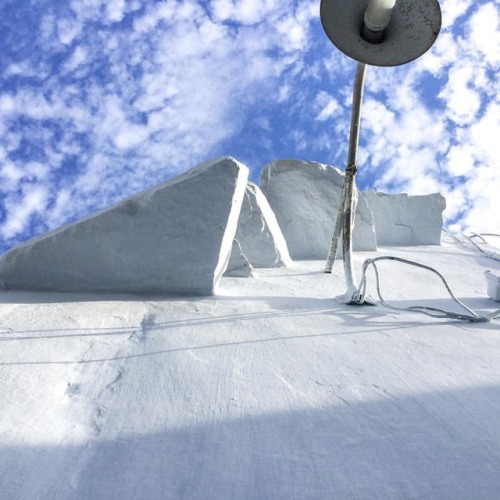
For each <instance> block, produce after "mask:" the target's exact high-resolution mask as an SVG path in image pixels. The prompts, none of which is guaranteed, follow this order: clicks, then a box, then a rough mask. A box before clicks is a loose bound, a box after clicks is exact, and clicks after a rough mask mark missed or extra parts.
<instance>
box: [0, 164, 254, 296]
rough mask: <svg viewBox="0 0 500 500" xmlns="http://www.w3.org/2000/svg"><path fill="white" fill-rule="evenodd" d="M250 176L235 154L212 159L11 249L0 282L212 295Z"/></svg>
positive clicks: (2, 262)
mask: <svg viewBox="0 0 500 500" xmlns="http://www.w3.org/2000/svg"><path fill="white" fill-rule="evenodd" d="M247 181H248V169H247V167H245V166H244V165H242V164H241V163H238V162H237V161H236V160H234V159H232V158H229V157H221V158H217V159H215V160H211V161H207V162H205V163H203V164H201V165H199V166H198V167H196V168H194V169H192V170H190V171H189V172H187V173H185V174H183V175H181V176H179V177H177V178H174V179H171V180H170V181H168V182H165V183H163V184H160V185H158V186H156V187H154V188H152V189H149V190H147V191H144V192H142V193H140V194H138V195H135V196H133V197H131V198H129V199H127V200H125V201H123V202H121V203H118V204H117V205H115V206H113V207H111V208H108V209H105V210H102V211H100V212H98V213H96V214H94V215H92V216H90V217H88V218H86V219H84V220H81V221H79V222H76V223H74V224H70V225H68V226H65V227H62V228H60V229H58V230H56V231H54V232H51V233H48V234H45V235H43V236H40V237H37V238H35V239H33V240H31V241H28V242H27V243H24V244H22V245H20V246H18V247H16V248H14V249H12V250H10V251H9V252H7V253H6V254H5V255H4V256H3V257H2V259H1V260H0V285H1V287H2V288H4V289H31V290H55V291H79V292H80V291H81V292H101V291H103V292H128V293H165V294H183V295H184V294H194V295H210V294H212V293H213V292H214V290H215V288H216V286H217V284H218V282H219V279H220V277H221V276H222V273H223V272H224V271H225V268H226V266H227V263H228V260H229V256H230V252H231V248H232V244H233V239H234V236H235V234H236V228H237V222H238V217H239V214H240V209H241V204H242V202H243V197H244V195H245V188H246V185H247Z"/></svg>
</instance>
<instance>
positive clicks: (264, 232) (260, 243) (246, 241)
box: [236, 182, 291, 267]
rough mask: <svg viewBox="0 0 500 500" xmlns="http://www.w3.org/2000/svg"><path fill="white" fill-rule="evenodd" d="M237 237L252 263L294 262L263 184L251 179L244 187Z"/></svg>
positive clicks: (283, 263)
mask: <svg viewBox="0 0 500 500" xmlns="http://www.w3.org/2000/svg"><path fill="white" fill-rule="evenodd" d="M236 239H237V240H238V242H239V243H240V245H241V248H242V249H243V253H244V255H245V257H246V258H247V259H248V260H249V262H250V263H251V264H252V266H253V267H282V266H288V265H290V264H291V259H290V255H289V254H288V247H287V244H286V241H285V238H284V237H283V233H282V232H281V229H280V227H279V225H278V221H277V220H276V216H275V214H274V212H273V210H272V208H271V207H270V205H269V202H268V201H267V198H266V197H265V196H264V194H263V193H262V191H261V190H260V188H259V187H258V186H256V185H255V184H253V183H252V182H249V183H248V185H247V188H246V191H245V197H244V199H243V204H242V206H241V213H240V218H239V220H238V230H237V231H236Z"/></svg>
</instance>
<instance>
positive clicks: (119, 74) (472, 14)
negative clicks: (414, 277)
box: [0, 0, 500, 252]
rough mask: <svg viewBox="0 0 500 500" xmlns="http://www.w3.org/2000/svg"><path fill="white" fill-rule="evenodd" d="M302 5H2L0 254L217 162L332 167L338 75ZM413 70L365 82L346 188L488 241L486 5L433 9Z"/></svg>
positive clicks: (495, 50)
mask: <svg viewBox="0 0 500 500" xmlns="http://www.w3.org/2000/svg"><path fill="white" fill-rule="evenodd" d="M319 3H320V2H319V0H315V1H310V0H302V1H292V0H205V1H199V2H194V1H176V0H166V1H153V0H64V1H63V0H3V1H2V2H1V3H0V44H1V47H2V57H1V58H0V252H3V251H5V250H7V249H8V248H10V247H12V246H14V245H15V244H17V243H19V242H21V241H24V240H27V239H29V238H30V237H32V236H34V235H36V234H40V233H43V232H45V231H47V230H50V229H54V228H56V227H58V226H60V225H62V224H65V223H67V222H70V221H73V220H76V219H78V218H81V217H83V216H85V215H87V214H88V213H90V212H92V211H95V210H97V209H99V208H102V207H105V206H107V205H109V204H111V203H113V202H116V201H118V200H120V199H122V198H124V197H126V196H128V195H130V194H132V193H134V192H137V191H140V190H142V189H144V188H147V187H149V186H152V185H154V184H156V183H158V182H160V181H163V180H166V179H168V178H170V177H172V176H174V175H177V174H179V173H181V172H183V171H185V170H187V169H189V168H191V167H193V166H196V165H197V164H198V163H200V162H202V161H204V160H206V159H209V158H212V157H215V156H219V155H231V156H234V157H235V158H236V159H238V160H240V161H242V162H243V163H245V164H246V165H248V167H250V169H251V171H252V179H253V180H255V181H257V180H258V178H259V173H260V170H261V169H262V168H263V167H264V166H265V165H266V164H267V163H268V162H270V161H272V160H276V159H283V158H300V159H304V160H314V161H319V162H322V163H328V164H331V165H335V166H338V167H339V168H341V169H343V168H344V166H345V165H344V164H345V159H346V154H347V137H348V132H349V119H350V104H351V89H352V80H353V76H354V71H355V62H354V61H352V60H350V59H349V58H348V57H347V56H344V55H343V54H342V53H340V52H339V51H338V50H337V49H335V47H334V46H333V45H332V44H331V43H330V42H329V40H328V39H327V37H326V35H325V34H324V32H323V29H322V27H321V24H320V20H319ZM440 4H441V8H442V12H443V28H442V31H441V34H440V36H439V38H438V40H437V42H436V44H435V45H434V46H433V48H432V49H431V50H430V51H429V52H428V53H427V54H425V55H424V56H423V57H421V58H420V59H418V60H417V61H414V62H412V63H410V64H407V65H404V66H400V67H397V68H374V67H369V68H368V72H367V80H366V93H365V100H364V109H363V119H362V125H361V127H362V128H361V149H360V155H359V162H358V163H359V169H360V170H359V179H358V184H359V186H360V188H361V189H367V188H376V189H378V190H381V191H385V192H408V193H411V194H426V193H432V192H438V191H439V192H441V193H442V194H443V195H445V196H446V198H447V203H448V208H447V210H446V213H445V215H446V224H447V225H448V227H450V228H451V229H452V230H455V231H466V230H467V231H477V232H481V231H483V232H485V231H488V232H497V233H498V232H500V196H499V191H500V167H499V158H500V134H499V130H500V126H499V125H500V123H499V122H500V102H499V101H500V98H499V83H498V81H499V78H498V76H499V68H500V29H499V17H500V16H499V10H500V9H499V4H500V1H499V0H479V1H477V0H475V1H472V0H441V2H440Z"/></svg>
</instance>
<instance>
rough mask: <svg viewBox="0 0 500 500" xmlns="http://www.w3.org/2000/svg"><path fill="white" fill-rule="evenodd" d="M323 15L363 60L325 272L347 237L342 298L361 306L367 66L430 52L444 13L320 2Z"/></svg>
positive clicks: (399, 1) (387, 3)
mask: <svg viewBox="0 0 500 500" xmlns="http://www.w3.org/2000/svg"><path fill="white" fill-rule="evenodd" d="M320 15H321V23H322V25H323V29H324V30H325V32H326V34H327V36H328V38H329V39H330V40H331V42H332V43H333V44H334V45H335V46H336V47H337V48H338V49H339V50H341V51H342V52H343V53H344V54H346V55H348V56H349V57H351V58H352V59H355V60H356V61H358V65H357V67H356V75H355V79H354V88H353V98H352V111H351V129H350V134H349V151H348V155H347V166H346V169H345V178H344V185H343V188H342V194H341V197H340V205H339V210H338V214H337V220H336V222H335V229H334V234H333V237H332V244H331V248H330V252H329V254H328V259H327V263H326V267H325V272H327V273H331V271H332V267H333V263H334V261H335V256H336V254H337V248H338V244H339V239H340V236H341V235H343V237H342V247H343V260H344V275H345V281H346V286H347V291H346V293H345V295H343V296H342V297H340V300H341V301H342V302H345V303H347V304H359V302H358V301H356V296H357V291H358V288H357V286H356V278H355V275H354V270H353V267H352V229H353V225H354V213H355V210H356V200H355V198H354V196H353V194H354V192H355V189H356V181H355V177H356V171H357V165H356V157H357V150H358V142H359V125H360V119H361V103H362V100H363V89H364V82H365V72H366V65H371V66H399V65H401V64H406V63H408V62H410V61H413V60H415V59H417V58H418V57H420V56H421V55H422V54H424V53H425V52H427V50H429V49H430V48H431V46H432V45H433V43H434V42H435V41H436V38H437V36H438V34H439V30H440V28H441V9H440V7H439V3H438V1H437V0H321V7H320Z"/></svg>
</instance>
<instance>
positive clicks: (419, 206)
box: [363, 190, 446, 246]
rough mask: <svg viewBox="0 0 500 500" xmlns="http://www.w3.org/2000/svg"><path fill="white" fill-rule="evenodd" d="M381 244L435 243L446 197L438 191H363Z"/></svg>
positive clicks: (437, 243)
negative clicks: (411, 192)
mask: <svg viewBox="0 0 500 500" xmlns="http://www.w3.org/2000/svg"><path fill="white" fill-rule="evenodd" d="M363 194H364V196H365V198H366V200H367V201H368V206H369V207H370V209H371V211H372V213H373V218H374V219H375V232H376V234H377V244H379V245H381V246H413V245H439V244H440V243H441V229H442V227H443V210H444V209H445V208H446V200H445V198H444V197H443V196H441V195H440V194H438V193H436V194H429V195H423V196H408V195H407V194H405V193H403V194H394V195H389V194H385V193H380V192H376V191H373V190H368V191H365V192H364V193H363Z"/></svg>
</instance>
